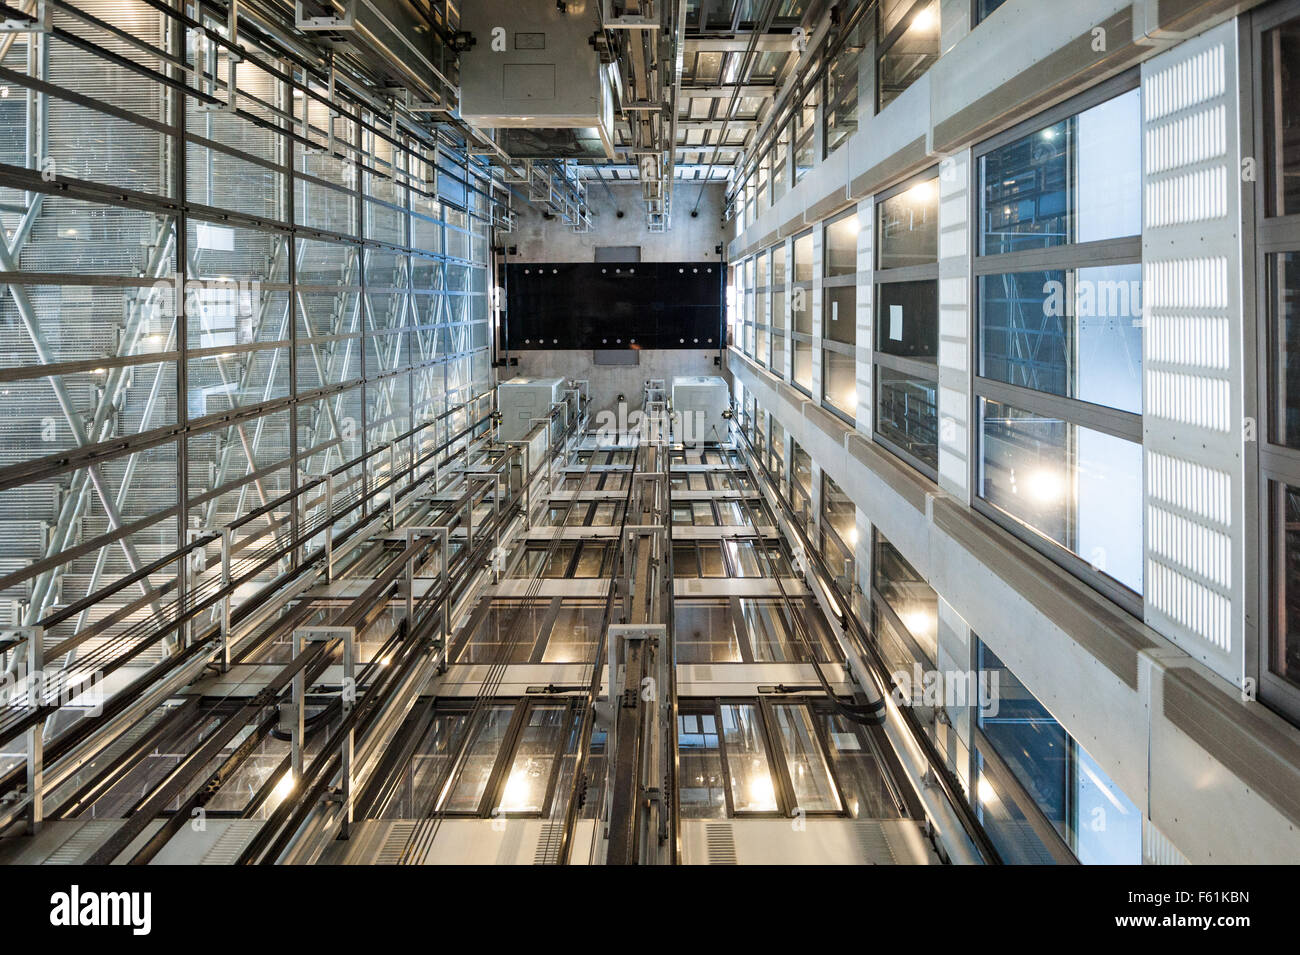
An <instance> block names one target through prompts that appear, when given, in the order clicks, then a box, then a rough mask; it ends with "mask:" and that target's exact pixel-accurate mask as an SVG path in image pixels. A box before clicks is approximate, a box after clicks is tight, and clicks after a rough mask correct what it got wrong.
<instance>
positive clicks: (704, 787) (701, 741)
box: [677, 713, 727, 819]
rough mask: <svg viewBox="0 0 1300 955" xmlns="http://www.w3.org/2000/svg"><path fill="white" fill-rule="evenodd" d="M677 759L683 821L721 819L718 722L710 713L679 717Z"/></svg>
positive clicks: (724, 798) (722, 800)
mask: <svg viewBox="0 0 1300 955" xmlns="http://www.w3.org/2000/svg"><path fill="white" fill-rule="evenodd" d="M677 752H678V758H679V764H678V774H677V788H678V800H679V801H678V805H679V807H680V809H681V815H682V818H683V819H724V818H726V815H727V796H726V793H725V792H724V791H723V788H722V785H723V777H724V775H725V774H724V772H723V769H722V753H721V750H720V749H719V747H718V720H717V717H716V716H714V715H713V714H712V713H682V714H681V715H679V716H678V717H677Z"/></svg>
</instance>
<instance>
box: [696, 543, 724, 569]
mask: <svg viewBox="0 0 1300 955" xmlns="http://www.w3.org/2000/svg"><path fill="white" fill-rule="evenodd" d="M699 547H700V576H701V577H726V576H727V568H726V566H725V565H724V564H723V562H722V548H721V547H720V546H718V545H717V544H706V543H703V542H701V543H700V545H699Z"/></svg>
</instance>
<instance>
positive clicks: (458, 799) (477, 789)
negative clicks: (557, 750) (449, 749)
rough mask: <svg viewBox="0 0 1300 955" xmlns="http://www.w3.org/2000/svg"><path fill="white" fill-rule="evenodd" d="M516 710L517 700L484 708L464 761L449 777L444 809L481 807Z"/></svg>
mask: <svg viewBox="0 0 1300 955" xmlns="http://www.w3.org/2000/svg"><path fill="white" fill-rule="evenodd" d="M514 711H515V708H514V704H510V703H503V704H492V705H490V706H489V707H488V708H487V709H486V710H484V711H483V713H482V715H481V716H480V717H479V720H478V723H477V725H476V726H474V727H473V728H472V729H471V731H470V732H471V733H472V734H473V736H472V742H471V743H470V744H469V749H468V750H467V751H466V753H465V758H464V760H463V762H462V763H461V765H460V767H458V768H457V770H456V771H455V773H454V774H453V777H452V778H451V779H449V780H448V781H447V787H446V792H445V793H444V796H443V800H442V804H441V805H439V806H438V808H439V809H440V810H441V811H443V812H458V813H465V812H478V811H479V807H480V803H482V801H483V793H484V792H485V791H486V790H487V785H488V781H489V780H490V779H491V778H492V768H493V767H494V766H495V765H496V761H497V754H498V753H499V752H500V750H501V744H502V743H503V742H504V741H505V738H506V731H507V730H508V729H509V728H510V721H511V718H512V717H513V716H514ZM447 793H449V794H447Z"/></svg>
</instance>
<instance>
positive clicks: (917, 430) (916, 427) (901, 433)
mask: <svg viewBox="0 0 1300 955" xmlns="http://www.w3.org/2000/svg"><path fill="white" fill-rule="evenodd" d="M876 378H877V382H878V384H877V388H876V432H877V433H878V434H879V435H881V436H882V437H883V438H885V439H886V440H888V441H890V442H892V443H893V444H894V445H895V446H897V447H898V448H900V449H901V450H903V451H905V452H907V453H908V454H910V455H912V456H913V457H915V458H917V459H918V460H920V461H921V462H922V463H923V464H926V465H929V466H930V467H932V468H938V466H939V409H938V405H937V401H938V394H937V392H938V386H937V385H936V384H935V383H934V382H933V381H927V380H925V379H923V378H915V377H913V376H911V375H906V374H903V373H902V372H898V371H894V370H892V369H890V368H886V367H884V366H883V365H881V366H877V368H876Z"/></svg>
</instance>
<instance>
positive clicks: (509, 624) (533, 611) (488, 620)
mask: <svg viewBox="0 0 1300 955" xmlns="http://www.w3.org/2000/svg"><path fill="white" fill-rule="evenodd" d="M549 610H550V604H549V602H537V603H533V604H529V605H523V604H497V603H494V604H493V605H492V606H491V607H489V608H488V612H487V615H486V616H485V617H484V618H483V622H482V623H481V624H479V627H478V629H477V630H475V631H474V633H473V634H472V635H471V636H470V639H469V640H468V641H467V642H466V644H465V646H464V648H462V650H461V651H460V655H459V656H458V657H457V658H456V662H457V663H527V662H528V661H529V660H530V659H531V658H532V655H533V644H534V643H536V642H537V635H538V634H539V633H540V632H541V628H542V621H543V619H544V618H545V617H546V614H547V613H548V611H549Z"/></svg>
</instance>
